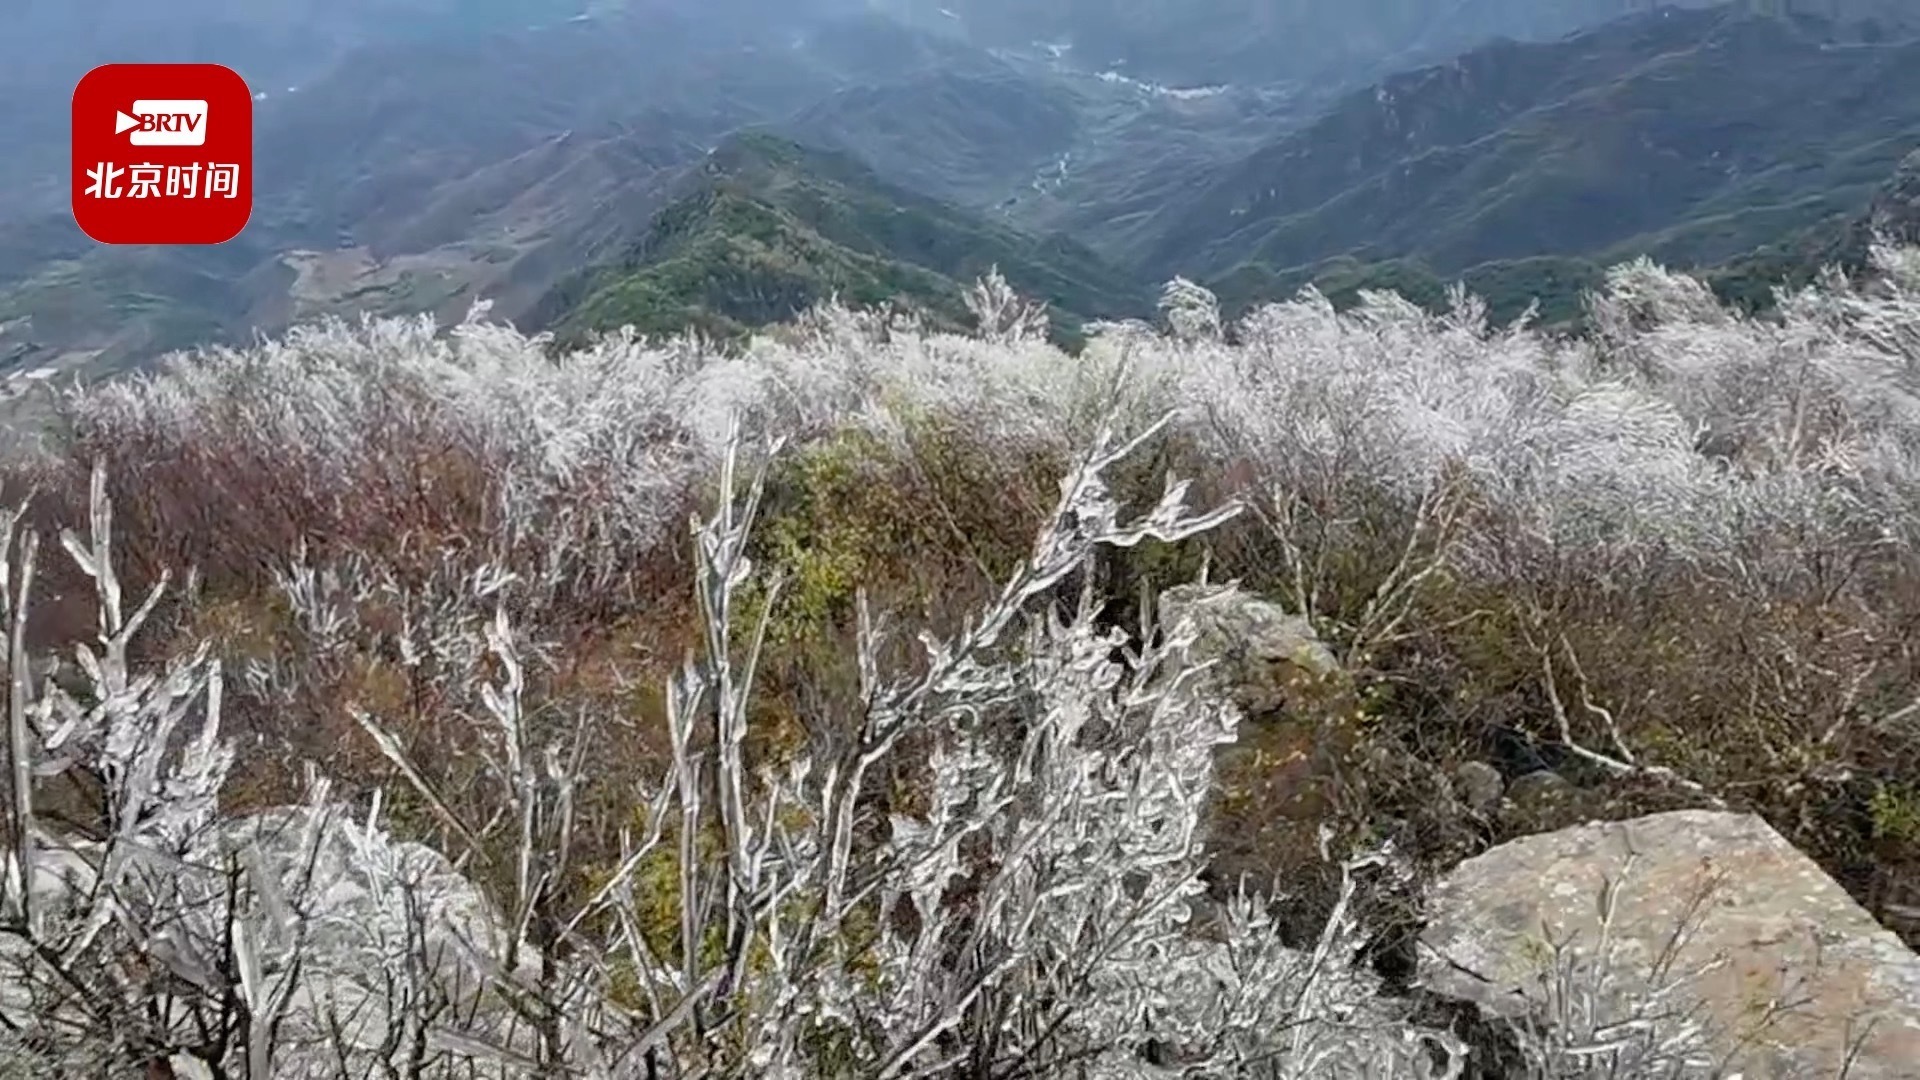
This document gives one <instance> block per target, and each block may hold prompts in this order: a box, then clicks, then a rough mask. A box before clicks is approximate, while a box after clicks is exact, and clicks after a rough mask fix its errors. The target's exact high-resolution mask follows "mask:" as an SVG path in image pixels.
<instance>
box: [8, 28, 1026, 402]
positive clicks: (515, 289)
mask: <svg viewBox="0 0 1920 1080" xmlns="http://www.w3.org/2000/svg"><path fill="white" fill-rule="evenodd" d="M205 2H208V3H211V2H213V0H205ZM290 2H291V0H290ZM422 2H423V3H424V2H425V0H422ZM627 6H628V8H629V10H627V11H625V12H613V13H610V14H608V15H606V16H604V17H596V18H594V19H589V20H585V21H579V22H562V23H559V24H556V25H552V26H548V27H545V28H544V29H538V30H529V29H526V28H521V29H519V30H516V31H513V32H504V31H503V32H495V33H480V32H469V33H464V34H450V35H447V36H445V37H442V38H433V39H430V40H420V39H418V38H417V37H411V36H407V35H402V34H399V33H398V32H395V33H393V34H389V35H388V36H387V37H385V38H383V39H381V40H379V41H376V42H374V43H372V44H367V45H363V46H361V47H359V48H357V49H353V50H350V51H349V52H347V54H346V55H345V56H344V57H343V58H341V59H340V60H339V61H338V62H336V63H334V64H333V65H332V66H331V67H329V68H328V69H327V72H326V74H324V75H322V76H320V77H317V78H316V79H314V80H313V81H312V82H311V83H309V84H308V85H305V86H302V87H301V88H300V90H299V91H298V92H297V93H293V94H273V95H269V96H268V98H267V99H266V100H264V101H262V102H260V103H259V104H258V106H257V110H256V118H257V127H258V131H257V135H256V155H255V159H256V162H257V167H258V172H257V175H256V178H255V192H256V199H257V204H256V206H255V212H254V215H253V218H252V220H251V221H250V222H249V225H248V228H247V229H246V230H245V232H243V233H242V234H241V236H240V237H238V238H236V239H235V240H233V241H231V242H229V243H228V244H226V245H222V246H221V249H220V251H219V252H218V254H217V255H215V254H213V253H210V252H205V251H196V250H192V249H179V248H152V249H112V248H104V247H102V246H100V245H98V244H95V243H93V242H92V241H89V240H87V239H86V238H85V237H84V236H83V235H81V234H80V232H79V231H78V229H77V228H76V227H75V226H74V225H73V222H72V220H71V218H70V217H68V216H67V215H66V213H65V212H64V210H56V211H52V212H46V213H39V214H34V213H30V212H26V210H25V209H23V208H27V207H30V206H31V204H32V196H31V194H30V193H23V194H20V195H18V196H16V194H15V193H14V192H11V191H8V190H7V189H5V188H4V187H0V362H4V363H7V364H11V365H15V366H21V365H25V366H28V367H34V368H39V367H52V368H54V369H56V370H66V369H69V368H79V367H84V368H89V369H93V370H117V369H119V368H122V367H125V366H128V365H130V364H137V363H140V362H142V361H144V360H146V359H150V358H151V357H153V356H154V355H156V354H157V353H159V352H162V351H165V350H167V349H172V348H184V347H187V346H189V345H193V344H199V343H202V342H208V341H235V340H240V341H244V340H246V339H247V338H248V337H249V336H250V335H251V334H252V333H253V332H254V331H255V330H262V331H266V332H274V331H277V330H279V329H282V328H284V327H285V326H287V325H288V324H289V323H291V322H293V321H295V320H300V319H305V318H311V317H313V316H317V315H322V314H333V313H337V314H356V313H360V312H373V313H415V312H431V313H434V314H436V315H438V316H441V317H443V318H444V317H451V316H457V315H459V314H461V313H463V312H464V311H465V309H466V308H467V306H468V305H470V304H471V303H472V302H473V300H474V299H475V298H477V297H481V296H485V297H487V298H489V299H491V300H493V301H494V302H495V308H494V311H495V314H496V315H498V316H501V317H505V318H510V319H519V318H522V317H523V316H524V315H525V314H526V312H527V311H528V309H529V308H530V307H531V306H532V305H533V304H534V303H535V302H536V301H537V300H538V299H539V298H540V297H542V296H544V295H545V294H546V293H547V292H548V291H550V290H551V289H552V288H553V286H554V285H555V284H556V283H558V282H559V281H560V280H562V279H563V278H565V277H566V276H567V275H569V274H571V273H573V272H575V271H577V270H578V269H579V268H580V267H582V266H585V265H589V264H592V263H596V262H601V261H605V260H607V259H610V258H614V257H616V256H617V255H618V254H619V253H620V252H621V251H624V250H625V249H626V248H627V247H628V246H630V245H631V244H632V243H633V242H634V241H635V240H636V239H637V238H638V236H639V235H640V233H641V232H642V231H643V230H644V229H645V228H646V225H647V223H648V221H649V220H650V218H651V217H652V215H653V213H654V211H656V210H657V209H659V207H660V206H661V205H662V199H663V197H664V195H665V191H666V188H667V186H668V185H669V184H670V183H671V181H673V180H674V178H676V177H677V176H679V175H680V173H681V171H682V170H683V169H684V168H685V167H686V166H687V165H689V164H691V163H693V162H696V161H698V160H700V159H701V156H702V155H703V154H704V153H705V151H706V150H707V149H708V148H709V147H711V146H712V145H713V144H714V143H715V142H716V141H718V140H719V139H720V138H721V137H722V136H723V135H724V134H725V133H726V132H728V131H730V130H733V129H735V128H737V127H739V126H740V125H742V124H749V123H757V122H766V121H770V120H774V119H777V118H779V117H781V116H783V115H785V114H786V112H788V111H790V110H791V109H792V108H793V107H794V104H795V102H807V101H817V100H819V99H821V98H823V97H826V96H829V95H832V94H834V93H836V92H838V91H841V90H843V89H846V88H848V87H852V86H857V85H861V84H864V83H868V82H872V81H874V80H877V79H885V78H894V77H898V76H900V75H901V73H902V65H903V64H908V63H911V62H913V61H914V60H916V59H924V58H927V57H942V56H944V57H947V58H948V59H947V60H946V61H943V62H947V63H950V64H952V65H953V66H954V67H955V68H957V69H961V70H966V69H967V68H966V66H965V65H967V64H969V63H973V64H985V63H987V62H988V61H987V59H986V58H984V54H980V53H978V51H977V50H969V49H967V48H966V47H963V46H960V45H957V44H955V43H953V42H949V41H942V40H937V39H929V40H928V41H927V43H926V47H925V49H924V50H921V51H919V52H915V51H913V50H912V49H910V48H908V47H907V45H906V44H905V43H904V42H908V41H911V40H915V39H916V38H925V37H926V36H925V35H913V34H911V33H910V32H907V31H900V30H898V29H897V28H887V27H884V26H880V27H875V26H874V25H872V24H873V23H874V22H875V20H873V19H871V18H868V17H865V16H859V17H855V16H845V17H842V16H839V15H833V16H831V17H828V16H826V15H822V16H820V17H819V18H818V20H817V22H816V23H814V24H807V23H805V22H804V20H803V19H802V18H801V14H800V13H801V12H802V10H803V9H805V10H810V11H815V12H819V11H831V10H833V9H836V8H840V7H845V6H848V5H847V4H842V3H841V0H812V2H811V3H809V4H804V5H799V6H796V7H793V8H790V9H783V12H782V13H779V17H778V18H773V17H768V18H762V19H749V18H744V17H737V18H736V17H733V16H732V15H730V14H729V12H732V13H733V14H734V15H737V14H738V12H739V10H740V9H745V8H751V7H752V5H751V3H749V0H718V2H716V3H713V4H708V5H705V6H701V5H693V4H689V3H686V2H685V0H653V2H652V3H647V4H642V3H631V4H629V5H627ZM762 6H764V5H762ZM656 9H657V10H656ZM260 17H261V18H265V15H261V16H260ZM875 41H887V42H890V46H889V49H888V50H887V51H885V52H883V53H880V54H872V53H869V52H867V51H865V50H864V49H862V48H858V47H855V46H858V45H859V44H860V43H861V42H868V43H871V42H875ZM5 160H7V159H6V157H5V155H3V154H0V162H4V161H5ZM209 267H211V269H209Z"/></svg>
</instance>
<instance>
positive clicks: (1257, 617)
mask: <svg viewBox="0 0 1920 1080" xmlns="http://www.w3.org/2000/svg"><path fill="white" fill-rule="evenodd" d="M1159 610H1160V623H1161V625H1162V626H1165V627H1168V628H1171V627H1173V626H1174V625H1176V624H1177V623H1179V622H1180V620H1182V619H1186V618H1191V619H1192V620H1193V625H1194V630H1195V633H1196V637H1195V639H1194V643H1193V647H1192V649H1191V652H1190V654H1189V655H1190V657H1191V659H1192V660H1193V661H1194V662H1195V663H1201V662H1206V661H1213V662H1214V665H1215V666H1214V667H1213V669H1212V670H1211V671H1210V672H1209V676H1210V678H1212V679H1213V680H1214V682H1215V685H1216V686H1218V687H1220V688H1221V689H1222V691H1223V692H1226V693H1228V694H1230V695H1231V696H1232V697H1233V698H1234V700H1235V702H1236V703H1237V704H1238V705H1239V706H1240V707H1241V708H1242V709H1244V710H1246V712H1247V714H1248V715H1249V716H1260V715H1262V714H1266V713H1272V712H1275V711H1277V710H1281V709H1284V708H1285V707H1286V705H1287V703H1288V702H1289V701H1291V700H1294V697H1293V695H1294V693H1295V692H1296V691H1297V689H1298V688H1299V687H1300V686H1302V685H1303V684H1306V683H1311V682H1313V681H1315V680H1318V679H1321V678H1324V677H1327V676H1331V675H1333V674H1335V673H1337V672H1338V671H1339V670H1340V665H1339V663H1338V662H1337V661H1336V660H1335V659H1334V656H1333V652H1332V650H1330V649H1328V648H1327V646H1326V644H1325V643H1323V642H1322V641H1321V640H1320V638H1319V636H1318V635H1317V634H1315V633H1314V631H1313V624H1312V623H1310V622H1308V621H1307V620H1306V619H1305V618H1304V617H1302V616H1299V615H1295V614H1292V613H1290V612H1288V611H1287V610H1286V609H1285V608H1283V607H1281V606H1280V605H1278V604H1275V603H1272V602H1270V601H1266V600H1262V599H1260V598H1259V597H1257V596H1254V595H1253V594H1251V593H1248V592H1245V591H1243V590H1242V589H1240V588H1239V587H1238V586H1236V585H1231V584H1229V585H1197V584H1196V585H1177V586H1175V587H1173V588H1171V589H1168V590H1167V591H1165V592H1163V593H1161V594H1160V609H1159Z"/></svg>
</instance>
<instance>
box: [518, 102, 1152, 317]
mask: <svg viewBox="0 0 1920 1080" xmlns="http://www.w3.org/2000/svg"><path fill="white" fill-rule="evenodd" d="M995 265H997V266H998V267H999V268H1000V271H1001V273H1002V274H1003V275H1005V277H1006V278H1007V280H1008V281H1009V282H1010V283H1012V284H1013V285H1014V287H1015V288H1016V289H1018V290H1020V291H1021V292H1023V293H1025V294H1027V295H1030V296H1034V297H1037V298H1041V299H1045V300H1046V301H1048V302H1049V303H1050V304H1051V305H1052V306H1053V310H1054V313H1055V315H1056V321H1057V322H1058V323H1059V324H1060V329H1061V331H1062V336H1063V338H1066V339H1071V337H1072V336H1073V334H1074V330H1075V328H1076V327H1077V325H1078V323H1079V322H1080V321H1082V320H1084V319H1086V318H1092V317H1100V318H1115V317H1121V316H1127V315H1139V314H1142V313H1144V312H1146V311H1148V310H1150V308H1151V301H1150V297H1149V296H1148V294H1147V293H1146V291H1145V290H1143V289H1141V288H1139V287H1138V286H1137V285H1136V284H1135V283H1134V282H1133V281H1132V280H1131V279H1129V278H1128V277H1127V276H1126V275H1124V274H1122V273H1120V272H1118V271H1116V270H1114V269H1113V268H1111V267H1109V266H1107V265H1106V264H1105V263H1103V262H1101V261H1100V259H1099V258H1098V256H1096V255H1094V254H1093V253H1092V252H1091V251H1089V250H1087V249H1086V248H1084V247H1081V246H1080V245H1078V244H1075V243H1073V242H1071V241H1069V240H1066V239H1064V238H1061V237H1058V236H1053V237H1035V236H1030V235H1027V234H1024V233H1020V232H1017V231H1015V230H1012V229H1009V228H1007V227H1005V226H1002V225H998V224H995V223H992V222H989V221H987V220H985V219H983V218H981V217H980V216H978V215H976V214H974V213H971V212H969V211H965V210H962V209H960V208H958V207H955V206H952V205H949V204H946V203H942V202H940V201H938V200H934V199H930V198H927V197H925V196H920V195H916V194H913V193H910V192H907V191H905V190H903V189H900V188H897V187H894V186H892V185H890V184H887V183H885V182H884V181H882V180H880V179H879V178H878V177H877V176H875V175H874V174H873V172H872V171H871V170H869V169H867V168H866V167H865V166H864V165H861V164H860V163H859V162H856V161H854V160H853V159H851V158H849V157H846V156H844V155H841V154H838V153H834V152H829V151H823V150H815V149H810V148H806V147H802V146H800V145H798V144H796V143H793V142H790V141H787V140H785V139H781V138H779V137H776V136H773V135H770V134H766V133H746V134H741V135H736V136H732V137H730V138H728V139H727V140H726V141H725V142H724V143H723V144H722V145H721V146H720V147H718V148H716V149H715V150H714V151H713V153H712V154H711V155H709V156H708V158H707V160H706V161H705V162H704V163H703V164H702V165H701V166H700V167H699V168H698V169H697V170H695V172H694V173H693V174H692V175H690V176H689V177H687V178H686V180H685V181H684V182H683V183H682V184H681V185H680V186H679V187H678V188H677V189H676V197H675V199H674V201H673V202H672V203H671V204H670V205H669V206H668V207H667V208H666V209H664V210H662V211H661V212H660V214H659V215H658V216H657V217H656V218H655V219H654V221H653V223H652V225H651V227H650V228H649V229H648V231H647V234H646V236H645V237H644V238H643V239H642V240H641V241H640V242H639V243H638V244H636V245H635V246H634V248H633V249H632V250H631V251H630V252H629V253H628V254H627V255H626V257H625V258H624V259H622V260H621V261H620V262H618V263H616V264H613V265H610V266H607V267H603V268H599V269H595V270H592V271H589V272H587V273H583V274H581V275H579V276H577V277H576V278H575V279H573V280H571V281H569V282H567V283H565V284H563V285H562V286H561V287H559V288H557V289H556V290H555V291H554V292H553V293H552V294H551V295H550V296H549V297H547V298H546V299H545V300H544V301H543V302H542V303H541V304H540V305H539V306H538V308H536V310H535V313H534V315H533V316H532V317H533V319H534V321H535V322H536V323H541V324H544V323H547V322H554V323H557V325H558V328H559V330H560V332H561V334H562V336H573V335H577V334H580V333H583V332H585V331H589V330H595V329H611V328H615V327H618V326H621V325H624V324H631V325H633V326H635V327H636V328H638V329H640V330H641V331H643V332H651V333H664V332H670V331H672V330H676V329H679V328H681V327H683V326H687V325H694V326H698V327H701V328H703V329H705V330H707V331H709V332H712V333H716V334H720V335H731V334H736V333H739V332H740V331H742V330H745V329H748V328H751V327H754V326H759V325H763V324H766V323H771V322H777V321H780V320H783V319H786V318H789V317H791V316H792V315H793V314H794V313H795V312H796V311H797V310H800V309H802V308H804V307H806V306H808V305H810V304H812V303H814V302H816V301H819V300H823V299H826V298H827V297H828V296H829V295H831V294H834V293H838V294H839V295H840V296H841V297H842V299H844V300H846V301H848V302H852V303H857V304H878V303H881V302H885V301H896V302H901V303H903V304H905V305H906V306H908V307H911V308H914V309H917V310H919V311H921V312H923V313H924V314H926V315H927V316H929V317H930V318H932V319H933V320H934V321H935V322H937V323H944V324H949V325H957V324H959V323H961V322H963V321H964V315H963V308H962V305H961V304H960V293H961V288H962V284H963V283H966V282H970V281H971V280H972V279H974V278H976V277H978V276H980V275H981V274H984V273H985V272H986V271H987V270H988V269H989V268H990V267H992V266H995Z"/></svg>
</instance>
